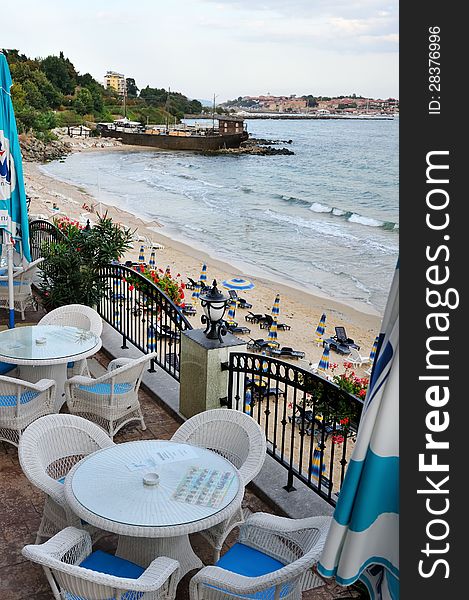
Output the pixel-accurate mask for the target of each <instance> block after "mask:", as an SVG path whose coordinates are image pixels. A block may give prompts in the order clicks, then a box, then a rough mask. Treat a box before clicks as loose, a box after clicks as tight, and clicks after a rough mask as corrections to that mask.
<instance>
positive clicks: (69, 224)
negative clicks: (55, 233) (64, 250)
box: [53, 215, 85, 237]
mask: <svg viewBox="0 0 469 600" xmlns="http://www.w3.org/2000/svg"><path fill="white" fill-rule="evenodd" d="M53 221H54V225H55V226H56V227H57V229H60V231H61V232H62V233H63V234H65V235H66V236H67V237H68V235H69V233H73V232H74V231H81V230H82V229H84V228H85V227H84V225H82V224H81V223H79V222H78V221H76V220H75V219H70V217H66V216H65V215H63V216H60V217H54V219H53Z"/></svg>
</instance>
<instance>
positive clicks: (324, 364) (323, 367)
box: [318, 344, 330, 372]
mask: <svg viewBox="0 0 469 600" xmlns="http://www.w3.org/2000/svg"><path fill="white" fill-rule="evenodd" d="M329 353H330V347H329V344H326V345H325V346H324V350H323V351H322V356H321V360H320V361H319V364H318V371H324V372H325V371H327V369H328V368H329Z"/></svg>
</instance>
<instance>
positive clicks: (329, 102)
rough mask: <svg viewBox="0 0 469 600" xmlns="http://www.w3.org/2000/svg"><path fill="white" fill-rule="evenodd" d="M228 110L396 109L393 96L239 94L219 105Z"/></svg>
mask: <svg viewBox="0 0 469 600" xmlns="http://www.w3.org/2000/svg"><path fill="white" fill-rule="evenodd" d="M221 107H222V108H224V109H226V110H228V111H236V112H237V113H238V114H240V113H241V114H242V113H246V114H251V113H266V112H268V113H289V114H312V115H313V114H317V115H329V114H330V115H333V114H344V113H345V114H355V115H360V114H370V115H394V114H396V113H398V112H399V100H397V99H396V98H386V99H385V100H382V99H375V98H364V97H362V96H357V95H356V94H352V95H351V96H337V97H334V98H330V97H327V96H312V95H307V96H296V95H295V94H292V95H290V96H272V95H270V94H268V95H267V96H240V97H239V98H237V99H236V100H228V101H227V102H225V103H223V104H222V105H221Z"/></svg>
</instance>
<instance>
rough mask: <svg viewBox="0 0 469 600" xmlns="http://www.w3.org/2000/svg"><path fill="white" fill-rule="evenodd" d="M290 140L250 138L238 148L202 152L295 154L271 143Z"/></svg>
mask: <svg viewBox="0 0 469 600" xmlns="http://www.w3.org/2000/svg"><path fill="white" fill-rule="evenodd" d="M291 143H292V140H265V139H261V138H250V139H248V140H246V141H245V142H243V143H242V144H241V146H240V147H239V148H221V149H220V150H213V151H208V152H204V153H203V154H234V155H236V156H238V155H239V154H254V155H257V156H277V155H279V154H283V155H290V154H295V153H294V152H293V151H292V150H290V149H288V148H274V146H272V145H271V144H291Z"/></svg>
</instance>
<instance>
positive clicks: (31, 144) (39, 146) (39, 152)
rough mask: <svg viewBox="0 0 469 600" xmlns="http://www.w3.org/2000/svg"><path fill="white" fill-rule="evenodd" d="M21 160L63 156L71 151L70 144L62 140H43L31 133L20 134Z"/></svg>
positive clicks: (35, 160) (46, 159)
mask: <svg viewBox="0 0 469 600" xmlns="http://www.w3.org/2000/svg"><path fill="white" fill-rule="evenodd" d="M19 139H20V146H21V154H22V156H23V160H25V161H26V162H47V161H50V160H57V159H59V158H63V157H64V156H65V155H67V154H69V153H70V152H71V151H72V148H71V146H70V144H68V143H67V142H64V141H63V140H52V141H48V142H43V141H42V140H39V139H37V138H35V137H33V136H32V135H20V136H19Z"/></svg>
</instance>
